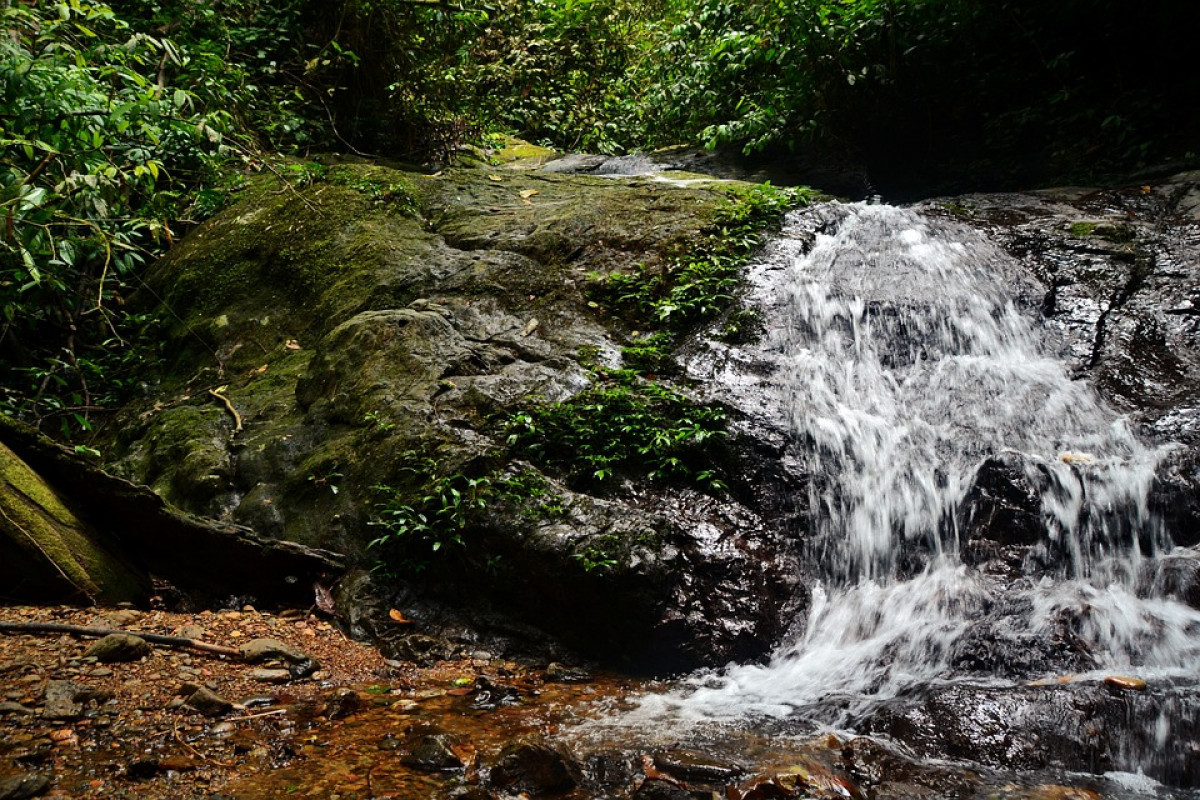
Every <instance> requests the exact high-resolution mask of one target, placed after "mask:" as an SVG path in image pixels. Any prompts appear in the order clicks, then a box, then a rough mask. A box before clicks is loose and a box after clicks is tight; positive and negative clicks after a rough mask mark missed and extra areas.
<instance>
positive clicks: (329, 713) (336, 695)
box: [321, 689, 368, 719]
mask: <svg viewBox="0 0 1200 800" xmlns="http://www.w3.org/2000/svg"><path fill="white" fill-rule="evenodd" d="M323 701H324V707H323V709H322V711H321V713H322V716H325V717H327V718H328V719H345V718H347V717H352V716H354V715H355V714H358V713H359V712H361V711H365V710H366V709H367V707H368V703H367V702H366V700H364V699H363V697H362V695H360V694H359V693H358V692H356V691H354V690H353V689H338V690H336V691H334V692H332V693H330V694H329V695H327V696H326V697H324V698H323Z"/></svg>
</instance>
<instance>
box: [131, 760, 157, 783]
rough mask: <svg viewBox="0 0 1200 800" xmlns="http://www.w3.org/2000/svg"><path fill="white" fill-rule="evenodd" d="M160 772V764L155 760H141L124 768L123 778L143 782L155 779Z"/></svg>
mask: <svg viewBox="0 0 1200 800" xmlns="http://www.w3.org/2000/svg"><path fill="white" fill-rule="evenodd" d="M161 771H162V764H161V763H160V762H159V760H158V759H157V758H143V759H141V760H140V761H134V762H133V763H131V764H129V766H127V767H125V777H127V778H129V779H130V780H134V781H145V780H149V779H151V778H154V777H156V776H157V775H158V774H159V773H160V772H161Z"/></svg>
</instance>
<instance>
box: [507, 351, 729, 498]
mask: <svg viewBox="0 0 1200 800" xmlns="http://www.w3.org/2000/svg"><path fill="white" fill-rule="evenodd" d="M503 428H504V432H505V434H506V435H507V441H508V444H509V446H510V447H511V448H512V451H513V453H514V455H517V456H519V457H522V458H528V459H530V460H531V461H533V462H534V463H535V464H537V465H538V466H539V467H540V468H543V469H551V470H554V471H556V472H558V473H560V474H562V475H564V476H565V477H566V479H567V480H568V482H570V483H573V484H575V485H577V486H581V487H585V488H597V489H598V488H601V487H603V486H607V485H610V484H611V483H612V482H613V481H614V479H615V478H616V477H617V476H625V477H645V478H648V479H650V480H679V481H683V482H685V483H690V484H692V485H695V486H697V487H698V488H701V489H703V490H706V491H714V492H718V491H721V490H723V489H724V484H723V483H721V481H720V480H719V478H717V477H716V470H715V469H714V467H713V464H714V463H715V460H716V459H715V454H716V450H715V448H716V446H717V444H718V442H719V441H720V440H721V439H722V438H723V437H724V435H725V412H724V411H723V410H721V409H720V408H717V407H713V406H703V405H699V404H696V403H694V402H692V401H690V400H688V399H687V398H686V397H684V396H683V395H681V394H679V393H677V392H674V391H672V390H670V389H667V388H665V387H663V386H660V385H658V384H655V383H652V382H649V381H645V380H642V379H641V378H639V377H638V376H637V375H636V374H634V373H633V372H629V371H619V370H612V371H610V370H598V371H597V372H596V384H595V385H594V386H593V387H592V388H591V389H588V390H586V391H584V392H581V393H579V394H578V395H576V396H574V397H572V398H571V399H569V400H566V401H563V402H558V403H538V404H534V405H531V406H530V407H528V408H527V409H525V410H524V411H520V412H517V413H516V414H513V415H511V416H510V417H508V418H507V419H506V420H505V421H504V424H503Z"/></svg>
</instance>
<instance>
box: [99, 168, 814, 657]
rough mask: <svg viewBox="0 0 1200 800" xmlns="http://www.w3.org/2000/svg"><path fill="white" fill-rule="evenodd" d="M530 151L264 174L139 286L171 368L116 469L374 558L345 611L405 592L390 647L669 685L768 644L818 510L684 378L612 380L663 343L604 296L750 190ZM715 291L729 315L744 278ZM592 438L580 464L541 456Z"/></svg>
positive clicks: (697, 237)
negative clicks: (534, 659)
mask: <svg viewBox="0 0 1200 800" xmlns="http://www.w3.org/2000/svg"><path fill="white" fill-rule="evenodd" d="M543 160H544V159H533V160H531V161H524V162H514V163H510V164H504V165H495V166H486V165H480V166H477V167H475V168H470V169H468V168H459V169H448V170H446V171H445V172H444V173H439V174H437V175H423V174H416V173H407V172H401V171H397V170H393V169H388V168H384V167H381V166H377V165H370V164H358V163H338V164H329V165H315V164H314V165H305V166H300V167H297V168H296V169H294V170H292V172H294V173H295V175H294V179H293V180H291V181H290V182H287V183H284V182H281V181H280V180H278V179H276V178H274V177H271V176H256V177H254V178H252V179H250V180H249V181H248V183H247V186H246V187H245V189H244V190H243V191H242V192H241V195H240V198H239V200H238V201H237V202H236V204H234V205H233V206H232V207H230V208H229V209H227V210H226V211H224V212H223V213H221V214H220V215H219V216H217V217H215V218H214V219H212V220H210V221H209V222H208V223H206V224H204V225H203V226H201V227H200V228H199V229H197V230H196V231H195V232H193V233H192V234H191V235H190V236H188V237H187V238H186V239H185V240H184V241H183V242H182V243H181V244H180V245H178V246H177V247H176V248H175V249H174V250H173V251H172V252H171V254H170V255H169V256H168V257H167V258H165V259H163V260H162V261H161V262H160V263H159V264H157V265H156V266H155V268H154V269H153V271H152V273H151V275H150V276H149V280H148V285H149V287H150V291H148V292H147V293H146V296H145V297H144V298H142V302H143V303H147V304H151V299H150V298H154V302H158V301H161V303H159V311H160V312H161V313H162V314H163V316H164V318H166V319H168V320H171V321H172V322H171V324H172V332H171V338H170V341H168V342H167V343H166V344H165V349H166V353H167V356H168V358H167V362H168V364H169V365H170V366H169V367H168V371H167V373H166V374H165V375H163V376H162V380H161V382H160V383H159V384H158V385H156V386H154V387H152V388H151V389H149V390H148V396H147V398H146V400H145V402H144V403H142V404H141V405H140V406H139V407H136V408H131V409H129V410H128V411H127V412H126V413H125V414H124V416H123V418H122V419H120V420H119V421H118V423H117V424H116V425H114V426H112V428H111V432H110V434H109V435H110V436H111V437H112V441H111V442H109V443H108V445H107V449H106V452H107V453H109V454H110V455H111V458H110V461H111V464H112V466H113V468H114V469H116V470H117V471H119V472H120V473H121V474H123V475H124V476H126V477H128V478H130V479H133V480H135V481H142V482H145V483H147V484H149V485H150V486H152V487H153V488H154V489H156V490H157V491H158V492H160V493H161V494H162V495H163V496H164V497H165V498H166V499H167V500H169V501H170V502H171V503H174V504H176V505H178V506H179V507H181V508H183V509H185V510H187V511H189V512H192V513H196V514H202V515H206V516H210V517H215V518H218V519H222V520H228V521H231V522H236V523H240V524H243V525H247V526H250V527H252V528H253V529H255V530H256V531H257V532H258V533H259V534H262V535H267V536H271V537H278V538H281V539H287V540H291V541H295V542H298V543H301V544H305V545H310V546H315V547H321V548H328V549H332V550H335V551H339V552H342V553H345V554H347V555H348V556H350V557H351V558H352V559H353V560H354V561H355V562H356V563H358V564H359V565H360V566H361V567H363V568H364V569H370V568H371V567H373V566H376V571H375V572H374V574H373V576H372V577H371V578H369V579H367V578H360V579H358V580H354V581H348V582H347V583H346V585H345V586H344V587H343V591H342V597H343V598H345V602H346V604H347V610H348V613H351V614H352V616H353V617H354V621H355V624H356V625H357V626H358V627H360V628H362V629H365V630H368V631H375V632H380V631H381V630H382V629H383V628H384V627H386V626H387V625H391V624H392V623H389V622H387V621H386V619H382V618H386V610H387V608H388V607H389V604H399V605H400V610H401V611H402V612H403V613H404V614H405V615H406V616H407V617H409V618H411V619H413V620H414V623H413V624H412V625H411V626H409V627H408V628H404V629H403V632H405V633H406V635H404V636H399V637H397V636H395V635H394V634H396V633H397V632H398V631H399V630H400V629H398V628H396V627H395V626H393V627H392V629H391V630H390V634H392V635H391V636H389V640H390V641H392V642H393V643H394V645H395V647H396V648H397V652H399V653H404V652H408V651H409V650H412V649H413V648H417V649H420V648H425V649H426V650H428V649H429V648H431V647H434V645H433V644H430V641H432V640H428V639H426V638H422V637H425V636H427V635H429V634H436V635H437V636H445V635H450V634H451V633H453V634H454V636H453V637H452V638H456V639H457V640H458V641H459V642H460V643H467V644H469V645H470V646H471V647H473V648H481V647H488V648H495V647H505V646H509V645H511V644H512V643H513V641H514V637H516V638H519V639H521V640H523V641H525V642H529V641H534V640H537V639H538V638H539V637H543V636H544V635H546V634H548V635H549V638H550V639H552V640H555V641H558V642H564V643H566V644H567V645H568V646H569V647H570V648H573V649H574V650H575V651H577V652H582V653H584V654H586V655H588V656H592V657H596V658H599V659H601V660H602V661H605V662H608V663H610V664H614V665H618V666H624V667H627V668H636V669H650V670H659V671H662V670H671V669H681V668H687V667H692V666H696V665H698V664H704V663H723V662H724V661H726V660H728V659H732V658H746V657H751V656H754V655H756V654H759V653H762V652H764V651H765V650H766V649H767V648H768V647H769V645H770V644H771V643H772V642H773V641H774V640H775V639H776V638H777V637H778V636H779V635H780V634H781V633H782V631H783V628H784V626H785V625H786V624H787V622H788V621H789V620H791V619H793V618H794V616H795V611H796V608H797V605H798V604H801V603H803V602H804V598H803V596H802V591H801V589H800V588H799V587H798V584H797V582H796V581H797V578H796V569H795V566H794V564H791V563H790V556H789V555H788V553H787V547H786V544H785V543H784V540H785V539H786V536H781V535H780V534H786V533H787V532H788V530H789V529H790V528H791V527H792V522H793V521H794V517H795V515H797V514H800V513H802V511H801V510H796V509H791V510H788V511H787V512H786V513H784V512H783V511H781V510H780V509H778V508H775V507H773V506H771V505H770V502H773V501H768V500H765V499H764V498H768V497H771V496H772V493H771V491H770V487H771V484H772V480H774V477H773V475H774V473H773V472H772V470H774V469H775V467H773V466H772V464H773V463H774V459H773V458H772V457H771V456H772V454H771V452H770V450H771V446H770V445H769V444H764V443H763V442H755V441H754V439H753V438H752V437H748V436H745V435H743V434H739V435H732V434H729V433H727V431H726V428H727V425H728V422H729V420H727V419H726V417H725V412H724V411H723V410H721V409H715V408H708V407H705V406H703V405H702V404H700V403H698V402H697V401H695V400H694V399H693V398H692V397H691V395H690V393H689V390H688V387H687V386H686V385H685V384H684V383H683V382H681V381H676V382H675V383H666V382H664V381H665V379H664V377H663V376H661V375H659V376H655V375H649V376H647V375H644V374H643V375H638V374H635V373H633V372H631V371H622V368H623V367H624V366H626V365H625V364H623V361H622V348H623V347H626V346H628V345H631V344H636V343H637V342H639V341H642V342H644V341H645V339H646V336H647V334H648V333H650V332H649V331H648V330H646V329H645V328H644V326H643V324H642V323H641V322H639V321H638V319H637V318H636V316H633V317H631V316H629V315H625V317H624V321H623V320H622V318H619V317H618V316H616V313H614V312H616V311H619V308H620V304H619V303H618V302H617V301H619V300H621V298H615V299H611V300H606V299H605V298H606V297H609V295H611V292H610V293H609V295H606V294H605V292H604V291H597V290H596V288H597V286H598V285H599V286H601V287H603V285H604V280H603V278H602V277H598V276H603V275H607V274H610V273H613V272H619V273H621V274H623V275H638V276H643V277H644V276H647V275H655V274H664V275H665V274H667V273H670V271H671V270H672V269H674V266H673V265H677V264H679V263H682V262H681V258H682V257H683V256H684V255H686V254H687V253H689V252H691V251H692V250H693V249H694V248H696V247H697V246H699V245H701V244H702V243H703V241H704V239H705V236H706V235H709V234H711V233H712V232H713V231H712V230H711V228H712V226H713V225H714V224H715V223H718V222H721V221H722V220H724V219H727V218H736V217H737V214H736V213H731V211H730V209H735V210H736V209H737V208H738V203H739V202H742V201H743V200H742V199H740V198H744V197H745V196H747V195H746V185H744V184H736V183H731V182H727V181H715V180H704V179H695V176H688V177H689V178H690V179H689V180H671V179H664V178H663V177H660V176H639V177H625V178H620V179H613V178H601V177H592V176H579V175H564V174H556V173H553V172H546V171H540V170H538V169H536V168H535V167H536V166H537V165H538V164H540V163H541V161H543ZM739 187H740V188H739ZM752 210H753V209H752ZM772 210H777V209H772ZM738 213H741V212H738ZM743 216H745V214H743ZM639 280H640V281H641V282H640V283H638V282H637V281H634V282H633V284H629V285H634V284H637V285H638V286H641V287H642V290H643V291H646V292H649V291H652V290H653V291H659V292H662V291H665V289H663V286H664V285H666V284H664V283H663V282H662V281H657V282H652V283H647V282H646V281H645V280H643V279H639ZM656 280H657V279H656ZM615 285H618V286H620V285H626V284H621V283H620V282H618V283H617V284H615ZM715 285H716V284H714V286H715ZM712 291H713V292H716V293H723V295H722V297H721V298H718V299H717V301H715V303H714V306H713V308H714V309H716V310H720V309H721V308H724V307H725V306H727V305H728V304H729V302H728V301H729V297H730V296H732V291H733V290H732V288H731V286H730V281H729V280H728V278H727V276H726V277H725V278H722V279H721V281H720V286H719V288H717V289H713V290H712ZM628 299H629V298H625V300H626V301H628ZM643 299H646V298H643ZM651 299H652V298H651ZM626 305H628V302H626ZM714 313H715V312H714ZM710 316H711V315H710ZM637 328H642V329H641V330H637ZM684 333H685V331H681V330H676V331H674V332H673V333H672V334H671V336H668V337H666V338H663V337H661V336H660V337H659V338H658V339H656V340H655V341H656V342H657V345H656V346H658V347H659V348H660V349H663V348H665V349H666V350H667V351H669V349H670V347H671V346H673V345H674V343H675V342H676V341H678V340H679V337H680V336H682V335H683V334H684ZM661 363H663V362H661V361H660V364H661ZM573 398H574V399H573ZM581 398H583V399H581ZM554 426H558V427H554ZM550 428H553V429H554V430H555V431H558V433H554V434H553V436H552V438H554V439H555V440H556V442H550V441H547V437H546V436H545V435H543V432H544V431H546V430H549V429H550ZM581 430H582V431H586V433H585V434H584V435H582V436H581V437H580V438H579V439H578V441H577V442H575V443H574V444H571V445H570V453H575V454H577V455H578V458H576V459H575V460H574V462H572V460H571V458H569V457H565V456H563V454H562V453H561V452H559V453H557V455H555V456H554V457H553V458H551V457H550V456H549V455H547V453H548V452H549V449H552V445H554V444H555V443H557V444H561V443H562V442H564V441H568V440H570V436H569V435H568V434H569V433H572V432H578V431H581ZM563 431H567V432H568V433H563ZM539 437H541V438H539ZM560 449H561V448H560ZM570 453H569V454H568V455H570ZM371 542H375V543H376V544H375V546H373V547H369V546H368V545H369V543H371ZM381 561H382V562H383V565H382V567H379V566H377V565H378V564H379V562H381ZM364 587H366V588H364ZM365 595H373V596H374V598H375V599H374V602H373V603H366V602H365V601H364V596H365ZM351 607H352V608H351ZM370 608H378V609H379V611H380V612H381V613H376V614H374V615H372V614H370V613H367V612H365V611H364V609H370ZM381 617H382V618H381ZM514 632H516V633H514ZM437 646H439V647H440V646H442V645H440V644H439V645H437ZM406 648H407V650H406ZM435 649H436V648H435Z"/></svg>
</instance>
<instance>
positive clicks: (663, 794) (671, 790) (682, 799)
mask: <svg viewBox="0 0 1200 800" xmlns="http://www.w3.org/2000/svg"><path fill="white" fill-rule="evenodd" d="M630 796H631V797H633V798H635V800H695V795H693V794H692V793H691V792H690V791H688V790H687V789H685V788H684V787H683V786H680V785H679V784H677V783H672V782H670V781H667V780H662V779H660V778H648V779H647V780H644V781H642V785H641V786H639V787H638V788H637V791H635V792H634V793H633V794H632V795H630ZM781 796H782V795H781Z"/></svg>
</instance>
